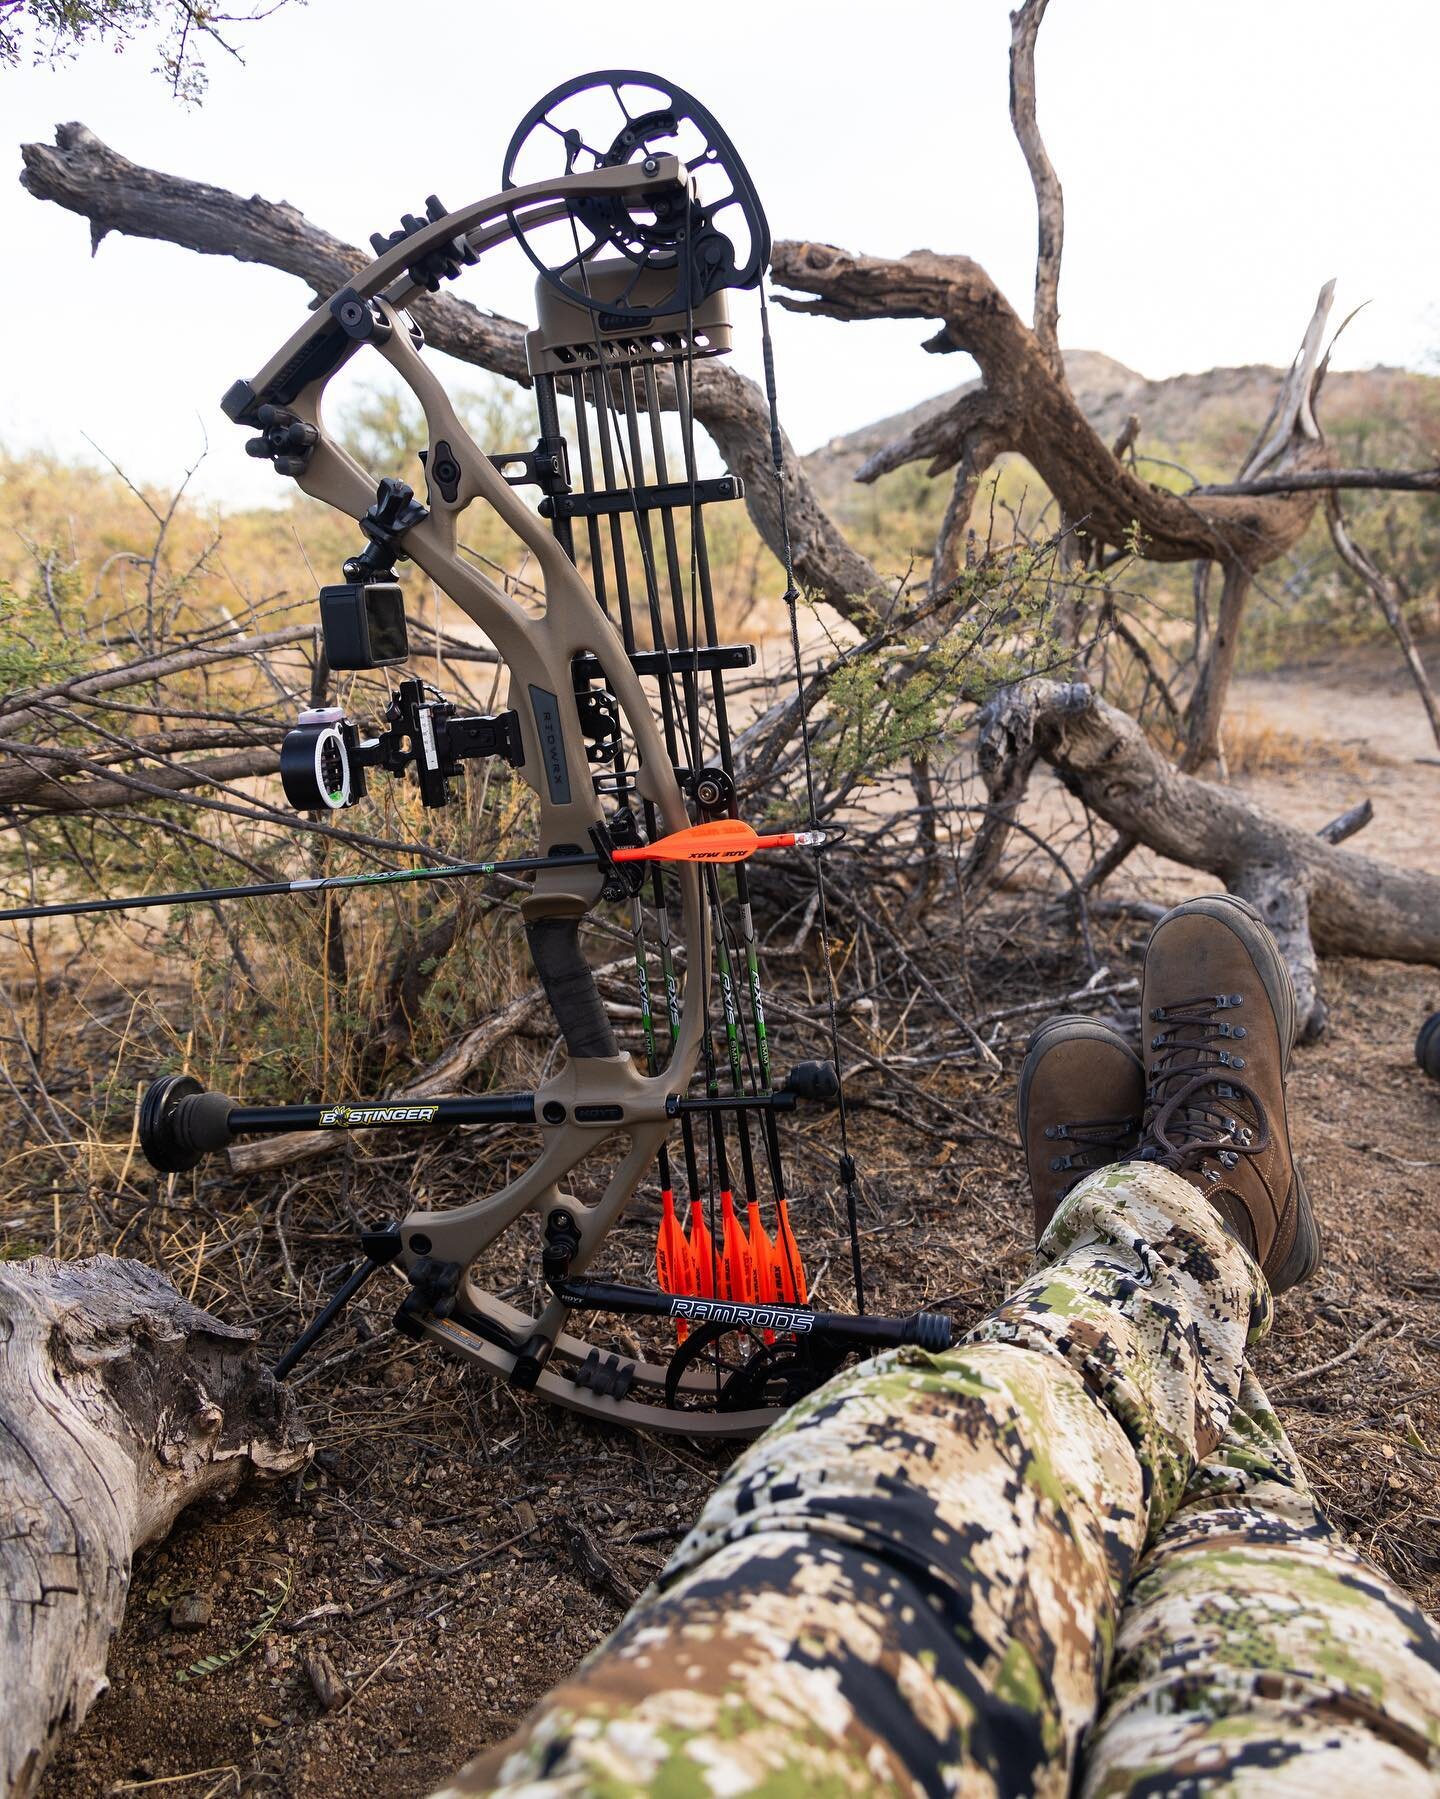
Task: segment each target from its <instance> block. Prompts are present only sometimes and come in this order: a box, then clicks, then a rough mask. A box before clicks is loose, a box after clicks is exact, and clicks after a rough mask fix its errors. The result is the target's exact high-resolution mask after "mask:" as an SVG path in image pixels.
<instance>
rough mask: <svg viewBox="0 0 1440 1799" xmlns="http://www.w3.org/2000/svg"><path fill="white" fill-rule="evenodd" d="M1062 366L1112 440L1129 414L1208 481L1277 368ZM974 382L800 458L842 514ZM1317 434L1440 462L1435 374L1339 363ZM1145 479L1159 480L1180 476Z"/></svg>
mask: <svg viewBox="0 0 1440 1799" xmlns="http://www.w3.org/2000/svg"><path fill="white" fill-rule="evenodd" d="M1065 371H1066V374H1067V375H1068V376H1069V380H1070V386H1071V388H1072V389H1073V391H1074V393H1075V396H1076V398H1077V399H1078V400H1079V402H1080V404H1081V406H1082V407H1083V409H1084V411H1085V414H1086V416H1087V417H1088V418H1089V419H1090V420H1091V422H1092V423H1093V424H1094V426H1095V428H1096V429H1097V430H1098V431H1099V432H1100V435H1101V436H1102V437H1104V438H1106V439H1108V440H1111V441H1113V440H1114V438H1115V437H1116V436H1117V435H1118V434H1119V432H1120V430H1121V428H1122V427H1123V425H1124V423H1125V420H1126V419H1127V418H1128V417H1129V415H1130V414H1131V413H1132V412H1133V413H1134V414H1136V415H1137V417H1138V418H1139V420H1140V438H1139V443H1138V449H1139V452H1140V454H1141V455H1142V456H1144V455H1145V454H1146V453H1147V452H1148V453H1149V454H1150V455H1153V456H1156V457H1160V458H1164V459H1165V460H1169V461H1179V462H1183V463H1184V464H1185V466H1186V467H1187V468H1192V469H1194V470H1195V472H1196V473H1197V474H1198V475H1200V476H1202V477H1204V478H1207V479H1214V478H1218V477H1220V476H1223V475H1226V474H1233V473H1234V472H1235V470H1236V468H1237V467H1238V465H1239V463H1240V461H1241V460H1242V458H1243V457H1244V455H1245V453H1246V451H1247V450H1248V449H1249V447H1250V445H1251V443H1252V441H1253V439H1254V437H1255V434H1256V433H1257V432H1258V431H1259V429H1260V427H1261V426H1262V425H1263V424H1264V422H1265V420H1266V417H1267V416H1268V414H1269V411H1270V406H1271V403H1272V401H1273V399H1274V397H1275V393H1276V389H1277V387H1278V385H1279V382H1280V378H1281V374H1282V371H1281V370H1280V369H1276V368H1269V367H1266V366H1265V365H1264V364H1261V363H1253V364H1250V365H1248V366H1246V367H1243V368H1230V369H1208V370H1206V371H1205V373H1203V374H1198V375H1172V376H1170V377H1169V378H1168V379H1166V380H1163V381H1150V380H1147V379H1146V377H1145V376H1144V375H1140V374H1137V373H1136V371H1135V370H1134V369H1130V368H1126V366H1125V364H1124V363H1123V362H1116V361H1115V359H1114V358H1113V357H1111V356H1103V355H1101V354H1100V352H1099V351H1098V350H1069V351H1067V352H1066V355H1065ZM973 385H974V383H966V385H965V386H962V387H956V388H952V389H951V390H950V391H949V392H948V393H943V394H939V395H937V396H936V397H935V398H934V399H932V400H925V401H922V402H921V404H920V405H919V406H913V407H911V408H910V410H909V411H907V412H897V413H895V414H893V415H892V416H891V417H889V418H883V419H877V420H876V421H875V423H874V424H871V425H865V426H862V427H861V429H860V430H858V431H852V432H849V433H848V434H847V435H846V436H844V437H836V438H832V439H831V441H830V442H829V443H828V444H825V445H824V446H823V447H822V448H820V449H818V450H816V451H814V452H813V453H812V454H811V455H810V456H808V457H807V458H806V466H807V468H808V469H809V471H810V475H811V478H812V479H813V480H814V481H815V483H816V485H817V486H818V488H819V489H820V492H821V493H822V495H823V496H824V498H825V500H826V502H827V503H828V504H829V505H831V506H832V507H834V508H836V509H837V510H838V511H839V512H840V513H841V514H844V513H845V512H846V511H847V510H848V508H847V503H846V501H847V492H850V493H853V482H854V477H855V471H856V470H857V469H858V468H859V467H860V465H861V463H862V462H864V460H865V458H866V457H867V456H869V455H871V454H872V453H873V452H874V451H875V450H877V449H879V448H880V447H881V446H882V445H883V444H886V443H888V442H889V441H890V440H891V439H892V438H895V437H899V436H900V435H902V434H903V433H904V432H905V431H907V430H909V429H910V427H911V426H912V425H914V424H916V423H918V422H919V421H921V420H922V419H925V418H927V417H929V416H931V415H932V414H934V413H936V412H938V411H940V410H942V409H943V408H944V407H946V406H948V405H949V404H950V403H951V402H952V401H953V400H954V399H955V398H956V397H957V395H959V394H962V393H964V392H966V391H967V388H968V387H970V386H973ZM1320 413H1321V419H1322V423H1323V424H1324V427H1325V430H1326V433H1327V435H1328V436H1330V437H1331V438H1333V439H1334V440H1335V441H1336V443H1337V446H1343V448H1344V454H1345V456H1346V458H1347V460H1348V459H1350V458H1351V457H1352V456H1353V457H1354V459H1355V460H1364V461H1369V460H1378V459H1382V458H1383V459H1386V460H1392V459H1393V460H1394V461H1396V462H1401V461H1403V462H1406V463H1408V464H1410V465H1411V466H1416V467H1419V466H1426V465H1433V464H1434V463H1435V462H1437V461H1440V380H1437V379H1436V378H1435V377H1434V376H1432V375H1420V374H1415V373H1413V372H1412V371H1410V370H1408V369H1395V368H1375V369H1362V370H1345V371H1342V372H1339V373H1335V374H1332V375H1330V376H1329V377H1328V378H1327V380H1326V383H1325V389H1324V393H1323V395H1322V397H1321V404H1320ZM1153 474H1154V478H1156V479H1162V478H1165V479H1166V484H1167V485H1170V484H1171V483H1173V482H1175V481H1178V480H1183V477H1179V476H1176V475H1173V474H1172V475H1170V476H1169V477H1168V478H1166V476H1165V471H1164V470H1163V469H1159V468H1157V469H1155V470H1154V471H1153Z"/></svg>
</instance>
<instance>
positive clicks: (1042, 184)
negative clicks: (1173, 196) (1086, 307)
mask: <svg viewBox="0 0 1440 1799" xmlns="http://www.w3.org/2000/svg"><path fill="white" fill-rule="evenodd" d="M1049 4H1050V0H1025V4H1024V5H1023V6H1022V7H1020V9H1019V10H1018V11H1017V12H1012V13H1011V15H1010V123H1011V126H1012V127H1013V128H1014V132H1015V136H1016V139H1017V141H1018V142H1019V145H1020V148H1021V150H1022V151H1023V152H1024V156H1025V166H1026V168H1027V169H1029V171H1030V185H1031V186H1032V187H1033V188H1034V189H1035V213H1036V219H1037V222H1038V225H1039V236H1038V238H1037V241H1036V246H1035V313H1034V331H1035V340H1036V342H1037V343H1038V344H1039V346H1040V350H1041V353H1042V354H1043V356H1044V357H1045V360H1046V361H1047V362H1048V363H1049V365H1050V370H1051V373H1052V374H1055V375H1057V376H1058V377H1059V378H1060V379H1061V380H1062V381H1063V380H1064V379H1065V364H1064V361H1063V360H1062V358H1061V355H1060V337H1059V328H1060V259H1061V257H1062V255H1063V254H1064V250H1065V196H1064V193H1063V192H1062V190H1061V187H1060V177H1059V176H1058V175H1057V174H1056V173H1055V165H1054V163H1052V162H1051V160H1050V153H1049V151H1047V150H1046V148H1045V140H1044V139H1043V138H1042V137H1041V135H1040V121H1039V117H1038V112H1037V108H1036V104H1035V40H1036V39H1037V38H1038V37H1039V35H1040V26H1041V24H1042V22H1043V21H1044V18H1045V9H1046V7H1047V6H1048V5H1049Z"/></svg>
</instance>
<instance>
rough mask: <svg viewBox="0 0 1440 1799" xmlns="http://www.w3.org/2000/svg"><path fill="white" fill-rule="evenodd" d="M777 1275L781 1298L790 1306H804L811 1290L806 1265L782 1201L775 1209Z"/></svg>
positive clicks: (786, 1207)
mask: <svg viewBox="0 0 1440 1799" xmlns="http://www.w3.org/2000/svg"><path fill="white" fill-rule="evenodd" d="M775 1213H776V1225H775V1275H776V1279H777V1280H778V1282H779V1286H780V1297H781V1299H783V1300H784V1301H785V1303H786V1305H790V1306H803V1305H804V1304H805V1303H806V1301H807V1298H808V1294H809V1289H808V1288H807V1286H806V1283H805V1264H804V1263H803V1262H802V1261H801V1260H800V1245H799V1244H798V1243H797V1242H796V1241H795V1233H794V1231H792V1230H791V1228H790V1208H789V1207H788V1206H787V1205H786V1203H785V1201H784V1200H783V1199H782V1200H781V1201H780V1202H779V1204H778V1205H777V1206H776V1208H775Z"/></svg>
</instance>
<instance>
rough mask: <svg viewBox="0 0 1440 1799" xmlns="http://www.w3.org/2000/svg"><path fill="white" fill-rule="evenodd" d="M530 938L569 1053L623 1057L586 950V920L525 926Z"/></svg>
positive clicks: (537, 922)
mask: <svg viewBox="0 0 1440 1799" xmlns="http://www.w3.org/2000/svg"><path fill="white" fill-rule="evenodd" d="M525 936H526V938H527V940H528V942H529V944H530V954H531V956H532V958H533V959H534V962H535V972H536V973H537V974H538V975H539V976H540V985H541V986H542V987H543V988H544V989H545V997H546V999H548V1000H549V1002H550V1010H551V1011H552V1012H553V1013H554V1014H555V1022H556V1023H557V1024H558V1025H559V1026H560V1035H561V1036H562V1037H563V1038H564V1039H565V1048H566V1049H567V1050H568V1051H569V1053H570V1054H571V1055H572V1056H575V1057H594V1056H615V1055H618V1054H619V1053H620V1052H619V1049H618V1047H617V1045H616V1042H615V1033H614V1032H613V1031H612V1030H611V1028H610V1020H609V1019H608V1018H607V1017H606V1016H605V1007H604V1004H603V1002H602V1001H601V998H600V993H599V990H598V988H597V987H596V985H595V976H594V974H593V973H592V971H591V968H590V964H589V963H588V962H587V961H586V960H585V955H584V952H583V951H582V950H581V948H580V920H579V919H578V918H537V919H535V920H534V921H533V922H531V923H529V924H527V925H526V926H525Z"/></svg>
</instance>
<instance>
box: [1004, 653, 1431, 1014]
mask: <svg viewBox="0 0 1440 1799" xmlns="http://www.w3.org/2000/svg"><path fill="white" fill-rule="evenodd" d="M981 733H982V740H983V741H984V742H985V743H986V744H987V746H988V754H989V755H991V756H992V757H993V758H995V760H996V762H997V763H1000V762H1004V761H1009V760H1011V759H1013V758H1014V757H1015V756H1016V755H1017V754H1018V753H1020V752H1021V751H1022V750H1023V749H1024V748H1025V747H1027V746H1033V748H1034V749H1035V750H1036V751H1037V752H1038V754H1039V755H1040V756H1041V757H1042V758H1043V759H1044V760H1045V761H1046V762H1048V763H1049V764H1050V765H1051V767H1053V768H1054V770H1055V771H1056V773H1057V774H1058V775H1059V777H1060V779H1061V781H1062V782H1063V783H1064V785H1065V786H1066V787H1067V788H1069V790H1070V791H1071V792H1072V793H1074V794H1075V795H1076V796H1077V797H1078V798H1080V799H1081V800H1083V801H1084V803H1085V804H1086V805H1087V806H1088V807H1089V808H1090V810H1091V811H1092V812H1094V813H1095V814H1096V815H1097V816H1098V817H1100V818H1103V819H1104V820H1105V822H1106V823H1107V824H1108V825H1111V826H1112V827H1113V828H1114V829H1115V830H1116V831H1118V832H1120V833H1122V834H1123V835H1127V836H1133V837H1134V838H1136V839H1137V840H1138V841H1139V842H1140V843H1142V844H1144V845H1145V846H1146V847H1147V848H1148V849H1151V850H1153V851H1155V852H1156V854H1158V855H1161V856H1166V857H1168V858H1169V859H1170V860H1171V861H1173V862H1179V863H1181V864H1182V865H1183V866H1185V867H1187V868H1202V869H1204V870H1206V872H1207V873H1210V874H1213V875H1217V876H1218V877H1219V878H1220V879H1221V880H1222V881H1223V882H1224V883H1225V885H1226V887H1227V888H1228V889H1229V890H1230V891H1231V892H1233V893H1237V894H1240V895H1241V896H1242V897H1243V898H1245V899H1248V900H1250V901H1251V902H1252V903H1253V904H1255V905H1257V906H1258V907H1259V908H1260V910H1261V912H1262V913H1263V915H1264V917H1265V920H1266V922H1267V923H1268V924H1269V926H1270V928H1271V930H1272V931H1273V932H1274V933H1275V936H1276V938H1277V940H1278V941H1279V943H1280V946H1281V949H1282V950H1283V951H1284V953H1285V958H1286V961H1287V962H1288V963H1289V964H1290V971H1291V973H1292V975H1293V976H1294V977H1295V986H1296V993H1297V997H1298V1000H1299V1008H1300V1018H1301V1021H1302V1026H1303V1028H1304V1031H1305V1034H1306V1035H1307V1036H1315V1035H1318V1033H1319V1032H1320V1030H1321V1029H1323V1026H1324V1019H1325V1006H1324V1001H1323V998H1322V997H1321V994H1320V989H1319V982H1318V975H1317V969H1316V960H1315V958H1316V952H1317V951H1319V952H1323V953H1325V954H1329V955H1359V956H1383V957H1389V958H1392V959H1394V960H1395V961H1398V962H1429V963H1433V964H1436V965H1440V876H1437V875H1433V874H1425V873H1422V872H1421V871H1420V870H1418V869H1402V868H1392V867H1389V866H1388V865H1387V864H1385V863H1383V862H1375V861H1372V860H1371V859H1370V858H1369V857H1367V856H1358V855H1355V854H1354V853H1353V852H1352V851H1350V850H1345V849H1337V848H1335V847H1333V846H1332V845H1331V844H1329V843H1328V842H1326V841H1325V840H1324V839H1323V838H1322V837H1319V836H1316V835H1314V834H1312V833H1311V832H1308V831H1303V830H1301V829H1299V827H1297V826H1295V825H1291V824H1287V823H1286V822H1285V821H1284V820H1283V819H1279V818H1276V817H1274V816H1273V815H1272V814H1271V813H1268V812H1265V811H1263V810H1262V809H1261V808H1260V807H1259V806H1255V805H1252V804H1251V803H1250V802H1249V801H1248V800H1245V799H1242V798H1241V797H1240V795H1239V794H1237V793H1235V792H1234V791H1233V790H1231V789H1230V788H1228V787H1219V786H1216V785H1214V784H1213V783H1211V782H1209V781H1202V780H1199V779H1197V778H1196V777H1195V776H1193V775H1187V774H1184V773H1182V772H1180V771H1179V770H1178V769H1176V768H1173V767H1172V766H1171V764H1170V763H1169V762H1167V761H1166V760H1165V758H1164V757H1163V756H1162V755H1161V754H1160V753H1159V751H1158V750H1156V749H1155V747H1154V746H1153V745H1152V744H1151V743H1150V742H1149V741H1148V739H1147V738H1146V736H1145V734H1144V732H1143V731H1142V730H1141V729H1140V727H1139V725H1137V724H1136V723H1135V721H1134V719H1132V718H1130V717H1129V716H1128V714H1126V713H1124V712H1121V711H1119V710H1118V709H1117V708H1116V707H1114V706H1111V705H1110V704H1109V703H1108V702H1107V701H1105V700H1103V699H1101V698H1100V697H1099V695H1098V694H1096V693H1095V692H1094V691H1093V690H1092V689H1091V688H1089V687H1087V686H1085V685H1083V683H1079V682H1075V683H1065V682H1059V681H1044V680H1036V681H1026V682H1021V683H1019V684H1017V685H1015V686H1012V687H1008V688H1006V689H1005V690H1004V691H1003V692H1001V693H1000V694H999V695H997V696H996V698H995V699H994V700H993V701H991V703H990V704H989V706H987V708H986V709H985V713H984V716H983V719H982V724H981Z"/></svg>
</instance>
